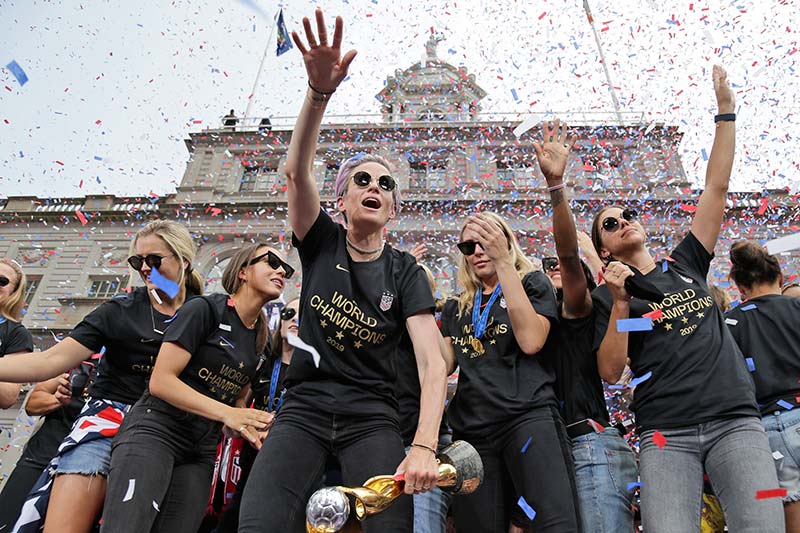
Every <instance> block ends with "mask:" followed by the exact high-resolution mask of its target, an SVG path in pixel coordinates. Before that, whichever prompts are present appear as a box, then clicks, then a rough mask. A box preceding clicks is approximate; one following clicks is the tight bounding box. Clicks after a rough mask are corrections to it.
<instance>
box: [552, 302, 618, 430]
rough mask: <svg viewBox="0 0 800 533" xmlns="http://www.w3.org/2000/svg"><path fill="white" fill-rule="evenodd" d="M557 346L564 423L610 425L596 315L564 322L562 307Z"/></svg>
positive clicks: (555, 356) (555, 361) (558, 389)
mask: <svg viewBox="0 0 800 533" xmlns="http://www.w3.org/2000/svg"><path fill="white" fill-rule="evenodd" d="M558 311H559V314H558V322H559V327H558V332H557V333H556V335H557V337H556V338H557V339H558V342H557V345H556V347H555V349H554V350H553V353H552V356H553V368H555V370H556V396H558V400H559V403H560V404H561V413H562V415H563V416H564V422H565V423H566V424H567V425H569V424H572V423H574V422H579V421H581V420H584V419H586V418H591V419H593V420H595V421H596V422H600V423H608V422H609V418H608V411H607V410H606V403H605V398H604V396H603V383H602V379H601V378H600V374H599V373H598V371H597V357H596V356H595V353H594V351H593V350H592V347H593V341H594V327H595V326H594V311H593V312H592V313H591V314H589V316H586V317H583V318H575V319H570V318H564V317H563V315H562V307H561V306H559V309H558Z"/></svg>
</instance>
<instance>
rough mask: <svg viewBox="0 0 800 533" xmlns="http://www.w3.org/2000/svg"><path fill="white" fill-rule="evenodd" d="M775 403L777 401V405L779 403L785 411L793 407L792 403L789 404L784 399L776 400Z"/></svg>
mask: <svg viewBox="0 0 800 533" xmlns="http://www.w3.org/2000/svg"><path fill="white" fill-rule="evenodd" d="M775 403H777V404H778V405H780V406H781V407H783V408H784V409H786V410H787V411H791V410H792V409H794V405H792V404H790V403H789V402H787V401H786V400H778V401H777V402H775Z"/></svg>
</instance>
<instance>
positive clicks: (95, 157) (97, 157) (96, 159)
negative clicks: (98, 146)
mask: <svg viewBox="0 0 800 533" xmlns="http://www.w3.org/2000/svg"><path fill="white" fill-rule="evenodd" d="M94 160H95V161H102V160H103V158H102V157H100V156H99V155H96V156H94Z"/></svg>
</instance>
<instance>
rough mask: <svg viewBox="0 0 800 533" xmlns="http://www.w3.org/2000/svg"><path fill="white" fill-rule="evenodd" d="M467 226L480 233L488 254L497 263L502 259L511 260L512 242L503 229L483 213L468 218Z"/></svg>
mask: <svg viewBox="0 0 800 533" xmlns="http://www.w3.org/2000/svg"><path fill="white" fill-rule="evenodd" d="M467 227H468V228H471V229H472V230H473V231H475V233H477V234H478V240H479V242H480V243H481V248H483V252H484V253H485V254H486V256H487V257H488V258H489V259H490V260H491V261H492V263H495V264H497V263H498V262H500V261H509V262H510V261H511V252H510V248H511V244H510V243H509V242H508V237H506V234H505V233H503V230H502V229H501V228H500V226H498V225H497V224H495V223H494V221H492V220H489V219H488V218H486V217H485V216H483V215H482V214H481V213H477V214H475V215H473V216H470V217H469V218H467Z"/></svg>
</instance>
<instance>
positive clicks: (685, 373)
mask: <svg viewBox="0 0 800 533" xmlns="http://www.w3.org/2000/svg"><path fill="white" fill-rule="evenodd" d="M713 257H714V256H713V254H710V253H708V251H706V249H705V248H703V245H702V244H701V243H700V241H698V240H697V238H696V237H695V236H694V235H693V234H692V233H691V232H689V234H688V235H686V237H685V238H684V239H683V240H682V241H681V243H680V244H679V245H678V247H677V248H675V250H674V251H673V252H672V256H671V259H673V261H672V262H670V261H668V260H666V259H665V260H662V261H660V262H659V263H658V264H656V268H655V269H653V270H652V271H650V272H648V273H647V274H646V276H645V277H646V278H647V280H648V281H650V282H651V283H653V284H654V285H655V286H656V287H658V288H659V289H661V290H662V291H663V292H664V294H666V295H667V297H666V298H664V300H662V301H661V303H659V304H656V303H651V302H647V301H645V300H639V299H637V298H634V299H632V300H631V302H630V318H640V317H642V315H644V314H647V313H651V312H658V311H659V310H660V311H661V313H662V315H663V316H662V317H661V318H654V319H653V330H652V331H639V332H631V333H629V334H628V357H629V358H630V360H631V370H632V371H633V373H634V375H635V376H636V377H642V376H645V375H647V373H648V372H652V374H651V375H650V377H649V378H648V379H647V380H645V381H643V382H641V383H640V384H639V385H638V386H637V387H636V391H635V393H634V395H633V396H634V398H633V403H632V404H631V409H632V410H633V412H634V413H636V424H637V426H638V428H639V429H640V430H648V429H661V428H675V427H684V426H691V425H695V424H701V423H703V422H708V421H709V420H713V419H718V418H733V417H740V416H758V409H757V408H756V402H755V394H754V390H753V381H752V380H751V379H750V377H749V376H748V372H747V367H746V366H745V362H744V359H743V358H742V355H741V353H740V352H739V348H738V347H737V346H736V343H735V342H734V340H733V337H731V335H730V333H729V332H728V328H727V327H725V323H724V321H723V317H722V312H721V311H720V310H719V308H718V307H717V306H716V305H715V304H714V300H713V299H712V298H711V295H710V293H709V291H708V285H707V284H706V276H707V275H708V268H709V264H710V263H711V259H712V258H713ZM592 297H593V299H594V306H595V310H596V312H597V318H596V322H595V325H596V328H595V336H594V349H595V351H596V350H597V349H599V348H600V344H601V343H602V341H603V337H604V336H605V334H606V330H607V329H608V327H609V325H608V320H609V316H610V314H611V307H612V305H613V298H612V296H611V293H610V292H609V290H608V287H607V286H605V285H601V286H600V287H598V288H597V289H595V291H594V293H592ZM611 327H614V328H616V327H617V326H616V324H612V325H611Z"/></svg>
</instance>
